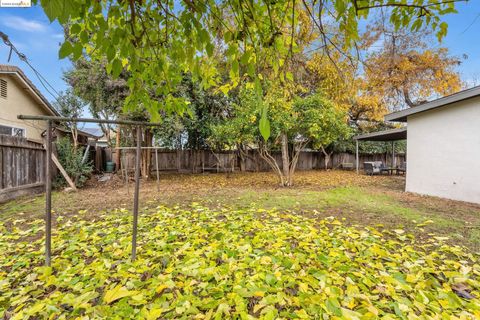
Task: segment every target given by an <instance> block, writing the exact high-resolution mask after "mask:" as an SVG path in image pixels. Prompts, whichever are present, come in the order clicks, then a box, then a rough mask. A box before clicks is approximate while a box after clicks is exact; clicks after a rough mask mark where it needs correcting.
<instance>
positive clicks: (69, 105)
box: [53, 88, 86, 150]
mask: <svg viewBox="0 0 480 320" xmlns="http://www.w3.org/2000/svg"><path fill="white" fill-rule="evenodd" d="M85 105H86V104H85V102H84V101H83V100H82V99H81V98H80V97H78V96H77V95H76V94H75V93H74V92H73V90H72V88H69V89H67V90H66V91H65V92H60V96H59V97H58V99H57V100H56V101H55V102H54V103H53V106H54V107H55V109H57V111H58V112H59V113H60V114H61V115H62V116H63V117H67V118H80V117H81V115H82V113H83V111H84V109H85ZM65 125H66V127H67V129H68V130H70V132H71V134H72V140H73V148H74V150H77V147H78V123H77V122H70V121H68V122H65Z"/></svg>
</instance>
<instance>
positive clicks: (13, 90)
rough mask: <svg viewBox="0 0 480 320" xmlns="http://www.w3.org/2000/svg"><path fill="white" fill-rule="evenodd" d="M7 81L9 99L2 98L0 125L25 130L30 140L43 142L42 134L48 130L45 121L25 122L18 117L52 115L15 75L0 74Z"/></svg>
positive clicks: (0, 101) (0, 99)
mask: <svg viewBox="0 0 480 320" xmlns="http://www.w3.org/2000/svg"><path fill="white" fill-rule="evenodd" d="M0 79H3V80H6V81H7V99H4V98H2V97H0V124H2V125H6V126H10V127H17V128H23V129H25V130H26V132H25V136H26V137H27V138H28V139H32V140H37V141H39V142H41V141H42V137H41V133H42V132H43V131H44V130H45V129H46V123H45V121H23V120H19V119H17V115H19V114H25V115H52V114H50V113H48V112H47V111H46V110H45V108H44V107H42V106H41V105H40V103H39V102H38V101H36V100H35V99H33V97H32V95H31V93H30V92H28V91H27V89H24V87H25V85H24V84H22V83H21V82H19V81H21V80H19V79H16V76H15V75H9V74H0Z"/></svg>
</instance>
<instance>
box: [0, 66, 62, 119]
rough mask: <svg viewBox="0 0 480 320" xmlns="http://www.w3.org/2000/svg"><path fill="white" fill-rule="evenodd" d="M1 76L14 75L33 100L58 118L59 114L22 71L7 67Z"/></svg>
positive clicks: (1, 71) (0, 71) (14, 67)
mask: <svg viewBox="0 0 480 320" xmlns="http://www.w3.org/2000/svg"><path fill="white" fill-rule="evenodd" d="M0 73H1V74H13V75H15V76H16V77H17V78H18V79H20V81H21V82H22V83H23V84H24V85H25V86H26V87H28V88H29V89H30V92H31V93H32V95H33V96H34V98H35V99H36V100H37V101H38V102H39V103H40V104H41V105H42V106H43V107H44V108H45V109H46V110H47V111H49V112H50V113H51V114H52V115H54V116H60V113H59V112H58V111H57V110H56V109H55V108H54V107H53V106H52V105H51V104H50V102H48V100H47V99H46V98H45V97H44V96H43V95H42V93H41V92H40V90H38V89H37V88H36V87H35V86H34V84H33V83H32V82H31V80H30V79H28V77H27V76H26V75H25V74H24V73H23V71H22V70H21V69H20V68H18V67H16V66H9V68H8V70H0Z"/></svg>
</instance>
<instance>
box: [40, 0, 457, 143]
mask: <svg viewBox="0 0 480 320" xmlns="http://www.w3.org/2000/svg"><path fill="white" fill-rule="evenodd" d="M34 2H36V1H34ZM454 2H455V1H451V0H443V1H442V0H440V1H439V0H435V1H434V0H417V1H415V2H414V3H407V2H405V1H401V2H395V1H391V0H374V1H367V0H320V1H309V0H302V1H301V2H300V1H295V0H278V1H273V2H272V1H257V2H250V1H243V0H228V1H227V0H220V1H215V0H204V1H190V0H183V1H179V2H176V1H173V0H167V1H153V0H146V1H142V2H139V1H134V0H129V1H115V0H103V1H89V2H86V3H85V2H84V1H80V0H72V1H61V0H44V1H41V5H42V7H43V8H44V10H45V12H46V14H47V16H48V17H49V19H50V20H51V21H53V20H58V21H59V22H60V23H61V24H62V25H64V26H65V27H67V28H68V34H69V38H68V39H67V40H66V41H65V42H64V43H63V45H62V46H61V48H60V52H59V54H60V57H66V56H70V57H72V58H73V59H74V60H78V59H79V58H80V57H81V56H82V55H83V54H86V55H88V56H89V57H91V58H92V59H104V58H105V57H106V62H107V65H106V67H107V70H108V72H109V73H111V74H112V75H113V76H114V77H118V76H119V75H120V74H121V73H122V70H124V69H125V68H126V69H128V71H129V72H130V73H131V78H130V80H129V81H128V86H129V89H130V91H129V96H128V97H127V99H126V101H125V102H126V107H127V109H128V108H130V109H132V108H133V109H134V108H145V109H146V110H147V111H148V112H149V113H150V114H151V116H152V117H153V118H152V119H153V120H158V117H159V116H160V111H161V110H165V111H167V112H170V111H176V112H179V113H183V112H185V111H186V110H187V103H185V100H184V99H179V98H175V97H174V95H173V92H174V91H175V88H176V87H177V85H178V84H179V83H180V82H181V81H182V74H183V72H191V74H192V76H193V78H194V79H195V80H196V81H200V82H201V84H202V85H203V86H204V87H209V86H214V85H217V84H218V82H219V80H220V79H219V72H218V69H217V68H218V60H217V57H216V55H215V54H214V42H218V43H220V45H221V47H223V48H225V51H224V56H225V63H226V65H227V66H228V68H229V69H230V72H229V83H228V84H226V85H223V86H222V89H223V90H225V91H229V90H230V89H231V88H233V87H235V86H237V85H238V84H239V83H240V82H241V79H242V78H243V77H244V72H245V74H247V75H248V77H247V79H248V81H250V82H251V83H252V85H254V86H255V88H256V89H257V91H260V90H261V80H262V79H267V78H270V79H271V80H272V79H279V80H280V81H282V82H293V77H292V76H291V75H290V74H291V71H289V69H290V70H291V65H292V58H293V56H294V53H295V52H296V51H298V49H299V47H298V40H299V38H300V37H301V36H302V35H301V34H300V33H299V32H298V31H299V30H298V26H299V25H300V23H299V21H300V19H302V17H303V16H304V15H302V14H300V12H305V13H306V14H307V15H306V17H307V18H308V19H309V20H310V21H311V24H312V25H313V26H314V27H315V28H316V31H317V32H318V37H317V38H320V39H321V40H322V41H323V42H324V43H329V42H330V41H331V39H330V35H329V33H328V30H325V28H324V24H323V21H324V20H326V19H332V18H333V20H335V21H336V24H337V26H338V30H339V31H340V32H341V33H342V34H343V39H344V45H343V47H342V48H338V50H341V51H347V50H348V49H349V48H351V47H352V45H353V44H354V43H355V41H357V40H358V39H359V32H358V29H359V27H358V21H359V20H360V19H364V18H367V17H368V16H369V14H370V12H371V11H372V10H375V9H378V8H388V9H390V10H389V15H390V22H391V23H392V24H393V25H394V26H395V28H399V27H409V28H414V29H418V28H420V27H425V26H426V27H429V28H431V29H434V30H435V32H436V34H437V36H438V37H439V38H442V37H443V36H444V35H445V34H446V31H447V24H446V23H445V22H441V20H440V16H441V15H443V14H447V13H452V12H455V9H454ZM300 8H301V10H299V9H300ZM263 66H268V69H267V68H264V67H263ZM266 70H268V71H269V74H268V77H267V75H266V74H262V73H265V72H266ZM240 71H242V73H241V72H240ZM152 93H154V94H155V95H163V96H164V97H165V98H164V99H163V101H161V102H160V101H158V100H156V99H155V98H154V97H153V96H152ZM266 114H267V113H266V112H262V115H263V117H265V116H266ZM267 122H268V121H267V120H266V118H265V119H264V120H262V121H261V122H260V123H261V124H266V123H267ZM261 131H262V133H263V134H264V135H267V134H268V130H267V126H266V125H262V127H261Z"/></svg>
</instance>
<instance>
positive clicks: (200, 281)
mask: <svg viewBox="0 0 480 320" xmlns="http://www.w3.org/2000/svg"><path fill="white" fill-rule="evenodd" d="M316 214H317V213H316V212H312V213H311V216H310V217H307V216H304V215H297V214H290V213H281V212H279V211H277V210H262V209H243V210H242V209H230V208H229V209H225V208H224V209H221V208H216V209H210V208H207V207H205V206H201V205H198V204H193V205H192V206H190V207H163V206H160V207H157V208H155V209H154V210H150V211H149V212H144V214H143V215H142V216H141V218H140V221H139V226H140V229H139V248H138V259H137V260H136V261H135V262H130V260H129V255H130V250H131V247H130V235H131V214H130V213H128V212H127V211H125V210H117V211H114V212H109V213H106V214H100V215H97V216H95V218H92V219H85V218H84V217H85V216H88V213H86V212H83V213H82V215H81V216H67V217H58V220H59V221H57V228H55V231H54V237H53V252H54V258H53V262H52V268H48V267H44V266H42V264H43V239H41V238H39V237H38V235H42V234H43V222H42V221H41V220H34V221H31V222H22V224H23V228H22V229H17V226H16V225H8V226H6V225H1V226H0V250H1V251H2V253H3V254H2V255H1V256H0V318H2V317H3V318H5V319H29V318H31V319H46V318H50V319H71V318H76V317H78V319H92V318H106V319H121V318H139V319H140V318H141V319H169V318H182V319H192V318H193V319H226V318H238V319H253V318H260V319H274V318H283V319H295V318H298V319H309V318H314V319H371V318H372V319H373V318H383V319H394V318H399V319H427V318H428V319H431V318H433V319H475V318H477V319H478V318H480V299H479V297H480V282H479V281H480V265H479V263H478V255H474V254H472V253H466V252H465V251H463V249H461V248H460V247H456V246H449V245H446V244H445V243H443V241H444V238H443V237H432V238H430V239H428V240H427V241H422V242H421V243H418V242H417V240H416V237H414V236H412V235H409V234H408V233H406V232H405V231H404V230H401V229H394V230H392V231H383V232H380V231H378V230H376V229H374V228H372V227H353V226H346V225H344V224H343V223H342V222H341V221H339V220H337V219H335V218H333V217H331V218H320V217H316ZM25 224H26V225H25ZM34 239H37V240H34Z"/></svg>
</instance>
